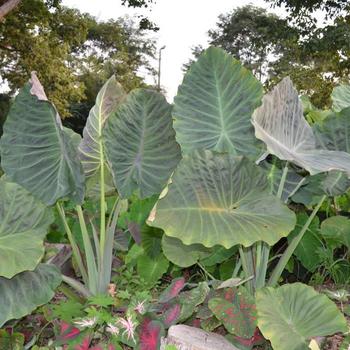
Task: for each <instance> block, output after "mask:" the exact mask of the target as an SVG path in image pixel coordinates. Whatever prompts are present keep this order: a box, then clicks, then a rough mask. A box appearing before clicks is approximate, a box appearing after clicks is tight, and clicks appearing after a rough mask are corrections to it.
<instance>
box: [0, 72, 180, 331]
mask: <svg viewBox="0 0 350 350" xmlns="http://www.w3.org/2000/svg"><path fill="white" fill-rule="evenodd" d="M180 157H181V154H180V147H179V145H178V144H177V143H176V141H175V132H174V130H173V129H172V117H171V106H170V105H169V104H168V103H167V102H166V100H165V98H164V97H163V96H162V95H161V94H159V93H157V92H155V91H152V90H147V89H137V90H134V91H132V92H131V93H130V94H129V95H127V94H126V93H125V92H124V91H123V89H122V87H121V86H120V85H119V84H118V83H117V82H116V79H115V78H114V77H112V78H110V79H109V80H108V81H107V82H106V83H105V85H104V86H103V87H102V89H101V91H100V92H99V94H98V96H97V99H96V104H95V106H94V107H93V108H92V110H91V111H90V114H89V117H88V120H87V123H86V127H85V129H84V133H83V138H82V139H81V137H80V136H79V135H77V134H75V133H74V132H73V131H72V130H69V129H66V128H64V127H63V126H62V123H61V120H60V117H59V115H58V114H57V111H56V109H55V107H54V106H53V105H52V104H51V103H50V102H49V101H48V100H47V98H46V95H45V92H44V90H43V87H42V86H41V84H40V82H39V80H38V78H37V76H36V75H35V74H34V73H33V74H32V77H31V80H30V81H29V82H28V83H27V84H26V85H25V86H24V87H23V88H22V89H21V90H20V92H19V94H18V96H17V97H16V99H15V102H14V104H13V106H12V108H11V110H10V112H9V115H8V117H7V120H6V122H5V125H4V133H3V137H2V139H1V165H2V168H3V170H4V172H5V175H3V176H2V178H1V179H0V192H1V196H0V218H1V224H0V298H1V303H0V326H1V325H3V324H4V323H5V322H6V321H7V320H9V319H12V318H19V317H22V316H24V315H26V314H28V313H29V312H31V311H32V310H33V309H35V308H36V307H37V306H38V305H41V304H44V303H46V302H48V301H49V300H50V299H51V298H52V296H53V295H54V290H55V288H56V287H57V286H58V285H59V284H60V283H61V281H62V280H63V281H64V282H66V283H68V284H69V285H71V286H72V287H73V288H75V289H76V290H78V291H79V292H80V293H82V294H83V295H85V296H90V295H96V294H103V293H107V289H108V284H109V283H110V280H111V268H112V257H113V249H114V234H115V231H116V223H117V219H118V214H119V213H120V211H121V210H123V208H125V206H126V205H127V201H126V199H127V198H128V197H129V196H131V194H133V193H135V192H136V193H137V194H138V196H139V197H141V198H145V197H150V196H152V195H154V194H157V193H159V192H161V190H162V188H163V187H164V186H165V184H166V183H167V181H168V179H169V177H170V175H171V173H172V172H173V170H174V168H175V167H176V165H177V163H178V161H179V160H180ZM113 183H114V184H115V185H116V187H117V191H118V194H119V195H118V196H117V199H116V201H115V203H114V205H113V208H109V209H110V210H109V212H111V214H110V216H109V217H108V216H107V215H106V212H107V207H106V205H107V204H106V203H107V202H106V194H107V193H108V192H109V191H111V187H112V186H113V187H114V188H115V186H114V185H113ZM88 196H93V198H94V199H97V200H99V202H100V212H99V215H98V216H99V217H97V218H96V217H89V215H88V213H87V212H86V211H84V199H85V198H87V197H88ZM66 200H70V201H71V202H73V203H74V205H75V210H76V215H77V218H78V221H79V224H80V229H81V234H82V238H83V248H84V249H83V251H81V250H80V249H79V247H78V245H77V242H76V241H75V238H74V236H73V233H72V230H71V227H69V224H68V220H67V218H66V213H65V209H64V208H65V205H64V202H65V201H66ZM54 206H56V209H57V210H58V213H59V215H60V216H61V218H62V220H63V223H64V226H65V229H66V232H67V236H68V239H69V241H70V244H71V246H72V251H73V256H74V258H75V261H76V263H77V266H78V269H79V272H80V274H81V277H82V283H81V282H79V281H78V280H75V279H72V278H70V277H67V276H61V274H60V273H59V271H58V270H57V269H56V268H55V267H54V266H50V265H47V264H40V261H41V259H42V257H43V254H44V246H43V239H44V237H45V235H46V232H47V228H48V226H49V225H50V224H51V223H52V221H53V215H52V210H53V209H54Z"/></svg>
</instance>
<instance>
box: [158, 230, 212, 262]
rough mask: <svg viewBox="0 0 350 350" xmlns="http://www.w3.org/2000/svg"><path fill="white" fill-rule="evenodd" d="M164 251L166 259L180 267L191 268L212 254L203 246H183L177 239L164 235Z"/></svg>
mask: <svg viewBox="0 0 350 350" xmlns="http://www.w3.org/2000/svg"><path fill="white" fill-rule="evenodd" d="M162 249H163V253H164V255H165V256H166V258H167V259H168V260H169V261H171V262H172V263H173V264H175V265H177V266H180V267H189V266H192V265H194V264H196V263H197V262H198V260H200V259H201V258H204V257H206V256H208V255H209V254H210V249H208V248H205V247H204V246H203V245H201V244H191V245H186V244H183V243H182V241H180V240H179V239H177V238H173V237H169V236H167V235H163V238H162Z"/></svg>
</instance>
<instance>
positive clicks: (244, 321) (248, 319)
mask: <svg viewBox="0 0 350 350" xmlns="http://www.w3.org/2000/svg"><path fill="white" fill-rule="evenodd" d="M208 305H209V308H210V310H211V311H212V312H213V313H214V315H215V316H216V318H217V319H219V320H220V321H222V322H223V324H224V326H225V328H226V329H227V331H228V332H230V333H232V334H234V335H237V336H240V337H243V338H251V337H252V336H253V335H254V332H255V329H256V307H255V303H254V298H253V297H252V296H251V295H250V294H249V293H248V292H247V291H246V290H245V289H244V288H240V289H239V290H238V289H237V290H235V293H234V296H233V298H232V300H231V301H227V300H225V299H222V298H213V299H210V300H209V304H208Z"/></svg>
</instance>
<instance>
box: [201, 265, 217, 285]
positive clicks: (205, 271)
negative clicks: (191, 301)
mask: <svg viewBox="0 0 350 350" xmlns="http://www.w3.org/2000/svg"><path fill="white" fill-rule="evenodd" d="M197 265H198V266H199V267H200V268H201V269H202V270H203V272H204V273H205V274H206V275H207V276H208V277H209V278H210V279H212V280H214V281H215V280H216V278H215V277H214V276H213V275H212V274H210V273H209V272H208V271H207V270H206V269H205V267H204V266H202V265H201V264H200V263H199V262H197Z"/></svg>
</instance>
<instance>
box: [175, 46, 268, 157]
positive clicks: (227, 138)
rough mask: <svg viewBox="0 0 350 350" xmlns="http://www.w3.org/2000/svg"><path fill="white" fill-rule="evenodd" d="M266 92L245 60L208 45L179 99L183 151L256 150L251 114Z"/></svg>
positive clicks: (177, 115) (245, 152) (179, 137)
mask: <svg viewBox="0 0 350 350" xmlns="http://www.w3.org/2000/svg"><path fill="white" fill-rule="evenodd" d="M261 97H262V85H261V83H260V82H259V81H258V80H257V79H256V78H255V77H254V76H253V74H252V73H251V72H249V71H248V70H246V69H245V68H243V66H242V65H241V63H240V62H239V61H237V60H235V59H234V58H233V57H232V56H231V55H229V54H227V53H226V52H225V51H223V50H222V49H219V48H216V47H210V48H209V49H207V50H206V51H205V52H204V53H203V54H202V55H201V56H200V57H199V59H198V60H197V62H195V63H193V64H192V65H191V68H190V69H189V71H188V72H187V74H186V75H185V78H184V80H183V83H182V84H181V85H180V87H179V90H178V94H177V96H176V97H175V99H174V104H175V107H174V112H173V116H174V119H175V120H174V128H175V130H176V139H177V141H178V142H179V144H180V146H181V149H182V152H183V153H190V152H192V151H193V150H196V149H211V150H214V151H217V152H230V153H232V154H235V155H256V154H257V153H258V151H257V148H256V144H257V140H256V139H255V137H254V130H253V127H252V125H251V123H250V118H251V115H252V113H253V111H254V109H255V108H256V107H257V106H259V105H260V104H261Z"/></svg>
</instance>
